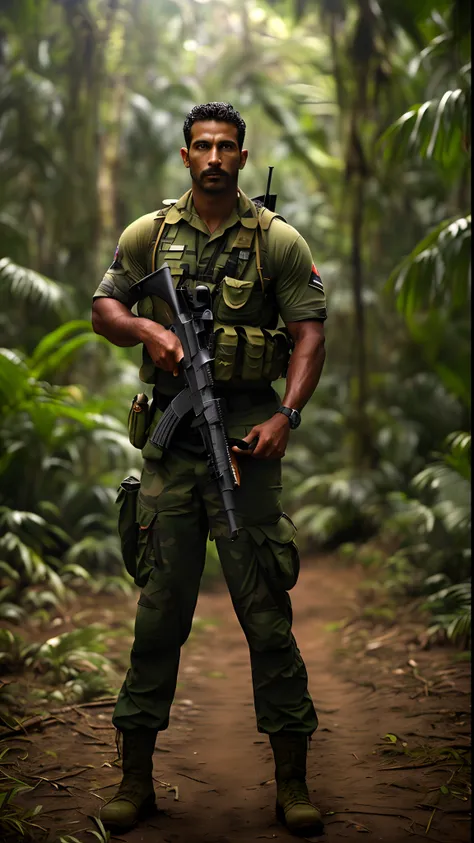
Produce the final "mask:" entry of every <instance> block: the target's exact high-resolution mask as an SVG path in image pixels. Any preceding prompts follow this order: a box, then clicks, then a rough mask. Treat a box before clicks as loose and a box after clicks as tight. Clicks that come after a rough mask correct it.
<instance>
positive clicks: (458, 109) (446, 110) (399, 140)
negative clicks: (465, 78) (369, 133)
mask: <svg viewBox="0 0 474 843" xmlns="http://www.w3.org/2000/svg"><path fill="white" fill-rule="evenodd" d="M470 113H471V99H470V89H469V90H467V89H465V88H456V89H455V90H448V91H445V93H444V94H443V96H442V97H440V98H439V99H433V100H428V101H427V102H424V103H421V104H419V105H415V106H413V107H412V108H411V109H410V111H407V112H406V113H405V114H403V115H402V116H401V117H399V119H398V120H397V121H396V122H395V123H393V124H392V125H391V126H390V127H389V128H388V129H387V131H386V132H385V133H384V134H383V135H382V137H381V139H380V141H379V143H380V144H382V145H383V146H384V153H385V158H386V160H387V161H388V162H389V163H390V164H391V163H394V162H405V161H406V158H407V157H417V156H420V157H421V158H427V159H433V160H435V161H438V162H439V163H440V164H442V165H443V166H446V167H448V166H451V165H452V164H453V163H454V164H455V163H456V162H459V161H461V162H463V159H464V156H463V153H464V155H467V149H468V147H469V145H470Z"/></svg>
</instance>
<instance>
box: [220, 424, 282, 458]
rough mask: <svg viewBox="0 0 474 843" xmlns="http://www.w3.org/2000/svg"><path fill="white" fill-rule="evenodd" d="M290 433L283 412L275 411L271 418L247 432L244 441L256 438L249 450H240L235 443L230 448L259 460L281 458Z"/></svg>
mask: <svg viewBox="0 0 474 843" xmlns="http://www.w3.org/2000/svg"><path fill="white" fill-rule="evenodd" d="M289 435H290V423H289V421H288V419H287V417H286V416H285V415H283V413H275V415H274V416H272V417H271V419H268V421H266V422H263V423H262V424H256V425H255V427H253V428H252V430H251V431H250V433H248V434H247V436H246V437H245V439H244V440H243V441H244V442H249V443H250V442H252V441H253V440H254V439H256V440H257V444H256V446H255V448H253V449H252V450H251V451H242V450H241V449H240V448H238V447H237V446H236V445H234V447H233V448H232V450H233V451H235V453H236V454H242V455H246V456H249V457H254V458H255V459H261V460H281V459H282V457H284V456H285V451H286V446H287V445H288V438H289Z"/></svg>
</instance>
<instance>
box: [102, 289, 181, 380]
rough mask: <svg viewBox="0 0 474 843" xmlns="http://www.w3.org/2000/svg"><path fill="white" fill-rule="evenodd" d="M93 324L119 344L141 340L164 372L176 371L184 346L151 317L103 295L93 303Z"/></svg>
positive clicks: (126, 346)
mask: <svg viewBox="0 0 474 843" xmlns="http://www.w3.org/2000/svg"><path fill="white" fill-rule="evenodd" d="M92 327H93V328H94V331H95V332H96V334H101V336H103V337H106V339H108V340H109V342H113V343H114V345H118V346H120V348H128V347H129V346H132V345H138V343H139V342H142V343H143V344H144V345H145V346H146V347H147V349H148V354H149V355H150V357H151V359H152V360H153V363H154V364H155V366H158V368H159V369H164V370H165V372H173V375H177V374H178V373H179V362H180V360H182V359H183V357H184V354H183V347H182V345H181V343H180V341H179V339H178V337H177V336H176V334H174V333H173V331H167V330H166V328H163V325H158V323H157V322H153V321H152V320H151V319H145V318H142V317H140V316H134V314H133V313H131V312H130V310H129V308H128V307H126V306H125V305H124V304H122V302H119V301H116V300H115V299H111V298H108V297H106V296H103V297H101V298H98V299H96V300H95V301H94V303H93V305H92Z"/></svg>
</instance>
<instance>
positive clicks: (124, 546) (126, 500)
mask: <svg viewBox="0 0 474 843" xmlns="http://www.w3.org/2000/svg"><path fill="white" fill-rule="evenodd" d="M139 490H140V481H139V480H137V478H136V477H133V476H130V477H126V478H125V480H122V482H121V484H120V486H119V488H118V495H117V499H116V503H117V504H118V506H119V516H118V533H119V537H120V546H121V550H122V557H123V562H124V565H125V568H126V569H127V571H128V573H129V574H130V576H131V577H133V578H134V579H135V575H136V572H137V550H138V522H137V503H138V492H139Z"/></svg>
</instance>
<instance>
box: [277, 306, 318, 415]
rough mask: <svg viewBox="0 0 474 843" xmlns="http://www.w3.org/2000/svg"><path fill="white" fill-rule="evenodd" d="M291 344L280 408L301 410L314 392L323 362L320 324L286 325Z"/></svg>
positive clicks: (291, 323) (296, 323)
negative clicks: (292, 349) (292, 344)
mask: <svg viewBox="0 0 474 843" xmlns="http://www.w3.org/2000/svg"><path fill="white" fill-rule="evenodd" d="M286 327H287V328H288V331H289V332H290V334H291V337H292V339H293V340H294V343H295V348H294V351H293V354H292V355H291V358H290V365H289V366H288V374H287V377H286V390H285V395H284V398H283V401H282V403H283V405H284V406H285V407H291V408H292V409H293V410H302V409H303V407H304V406H305V404H307V403H308V401H309V399H310V398H311V396H312V394H313V392H314V390H315V389H316V387H317V385H318V382H319V378H320V377H321V372H322V370H323V366H324V360H325V358H326V350H325V348H324V322H317V321H315V320H309V321H304V322H287V325H286Z"/></svg>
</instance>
